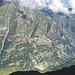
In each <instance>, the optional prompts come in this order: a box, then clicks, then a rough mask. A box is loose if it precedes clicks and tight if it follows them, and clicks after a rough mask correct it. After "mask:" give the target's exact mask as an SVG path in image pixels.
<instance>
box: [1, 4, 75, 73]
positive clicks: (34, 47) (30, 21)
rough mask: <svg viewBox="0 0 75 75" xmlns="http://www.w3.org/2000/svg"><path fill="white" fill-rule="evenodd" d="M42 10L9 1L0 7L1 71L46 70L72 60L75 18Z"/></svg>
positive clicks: (74, 55) (74, 51) (74, 44)
mask: <svg viewBox="0 0 75 75" xmlns="http://www.w3.org/2000/svg"><path fill="white" fill-rule="evenodd" d="M46 14H47V13H46V12H45V13H44V12H41V11H40V10H38V9H28V8H25V7H24V8H22V7H20V6H18V5H15V4H13V3H10V4H6V5H3V6H1V7H0V68H1V72H2V68H5V70H6V69H8V68H11V69H12V70H11V71H15V70H22V69H23V70H28V71H29V70H38V71H41V72H46V71H54V70H58V69H61V68H63V67H68V66H70V65H73V64H74V62H75V60H74V59H75V43H74V41H75V38H74V37H75V35H74V34H75V25H74V24H75V19H74V18H73V17H72V16H68V15H65V14H63V13H61V12H59V13H52V14H49V13H48V14H49V15H48V16H47V15H46ZM16 67H17V68H16ZM13 68H14V69H13ZM9 72H10V71H9ZM5 73H6V74H8V73H7V71H6V72H5Z"/></svg>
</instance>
